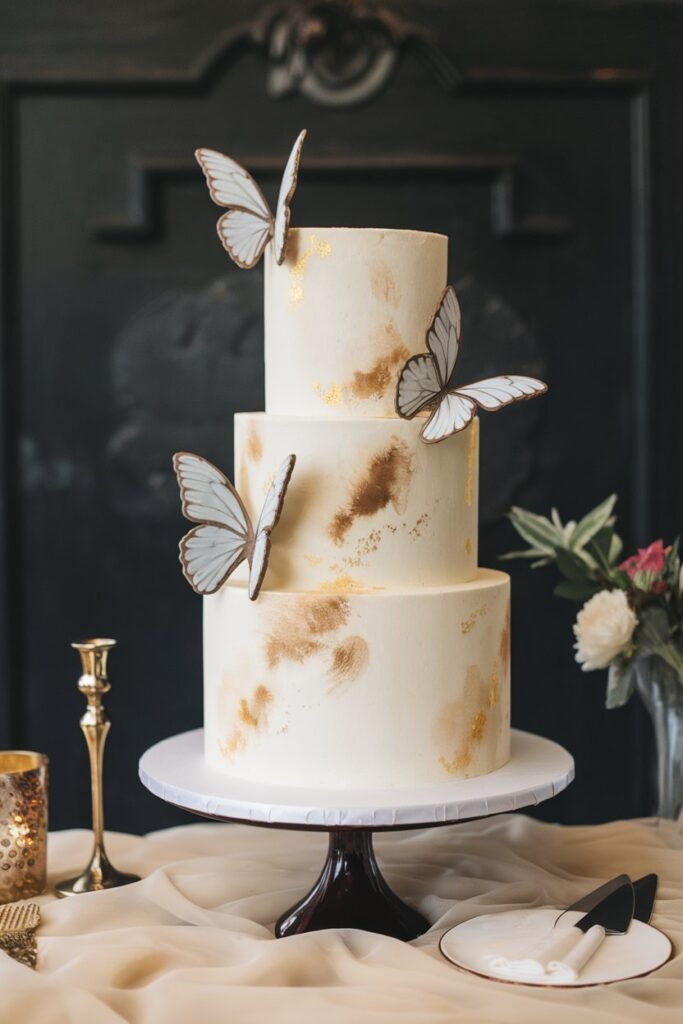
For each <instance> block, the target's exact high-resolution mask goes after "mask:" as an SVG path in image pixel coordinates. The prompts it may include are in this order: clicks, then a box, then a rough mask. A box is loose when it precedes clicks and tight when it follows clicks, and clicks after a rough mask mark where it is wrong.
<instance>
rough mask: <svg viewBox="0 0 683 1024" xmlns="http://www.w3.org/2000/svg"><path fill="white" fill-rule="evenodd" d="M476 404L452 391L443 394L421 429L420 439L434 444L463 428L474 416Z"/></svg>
mask: <svg viewBox="0 0 683 1024" xmlns="http://www.w3.org/2000/svg"><path fill="white" fill-rule="evenodd" d="M475 412H476V406H475V404H474V402H473V401H471V400H470V399H469V398H463V397H462V396H461V395H459V394H457V393H453V392H448V394H445V395H444V396H443V398H442V399H441V401H440V402H439V404H438V405H437V407H436V409H435V410H434V412H433V413H432V415H431V416H430V417H429V419H428V420H427V422H426V424H425V426H424V427H423V429H422V440H423V441H426V442H427V444H436V442H437V441H443V440H444V438H446V437H450V436H451V434H457V433H458V432H459V431H460V430H464V429H465V427H466V426H467V425H468V423H470V422H471V420H472V419H473V417H474V414H475Z"/></svg>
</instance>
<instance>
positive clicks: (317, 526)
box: [235, 413, 479, 592]
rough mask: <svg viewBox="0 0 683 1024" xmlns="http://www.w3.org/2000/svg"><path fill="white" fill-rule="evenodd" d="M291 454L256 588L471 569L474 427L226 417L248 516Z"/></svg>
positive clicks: (406, 581) (365, 583) (442, 581)
mask: <svg viewBox="0 0 683 1024" xmlns="http://www.w3.org/2000/svg"><path fill="white" fill-rule="evenodd" d="M290 453H294V454H295V455H296V457H297V462H296V467H295V470H294V474H293V476H292V479H291V482H290V485H289V489H288V492H287V499H286V501H285V505H284V509H283V512H282V518H281V520H280V523H279V524H278V526H277V530H276V535H274V538H273V547H272V551H271V557H270V564H269V569H268V576H267V579H266V583H265V586H266V588H268V589H273V588H291V589H301V590H321V591H331V592H335V591H349V590H371V589H383V588H393V587H402V586H406V587H419V586H442V585H448V584H452V583H464V582H467V581H468V580H471V579H473V578H474V577H475V575H476V572H477V504H478V470H479V426H478V421H477V420H476V419H475V420H474V421H473V422H472V424H471V425H470V426H469V427H468V428H467V430H464V431H462V432H461V433H459V434H456V435H455V436H454V437H452V438H449V439H448V440H447V441H444V442H443V443H442V444H438V445H426V444H424V443H423V442H422V441H421V440H420V433H419V426H418V424H417V423H414V422H409V421H406V420H400V419H361V418H358V419H323V418H320V419H316V418H313V417H293V416H270V415H267V414H266V413H239V414H238V415H237V416H235V482H236V485H237V489H238V491H239V493H240V495H241V497H242V500H243V501H244V504H245V505H246V507H247V510H248V512H249V514H250V515H251V516H252V519H253V521H254V522H256V520H257V518H258V515H259V513H260V511H261V507H262V505H263V501H264V498H265V495H266V493H267V491H268V488H269V487H270V484H271V483H272V480H273V477H274V474H275V472H276V470H277V468H278V466H279V465H280V463H281V462H282V461H283V459H284V458H285V457H286V456H287V455H288V454H290Z"/></svg>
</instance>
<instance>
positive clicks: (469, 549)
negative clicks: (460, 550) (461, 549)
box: [465, 537, 472, 558]
mask: <svg viewBox="0 0 683 1024" xmlns="http://www.w3.org/2000/svg"><path fill="white" fill-rule="evenodd" d="M465 554H466V555H467V557H468V558H469V556H470V555H471V554H472V541H471V540H470V538H469V537H466V538H465Z"/></svg>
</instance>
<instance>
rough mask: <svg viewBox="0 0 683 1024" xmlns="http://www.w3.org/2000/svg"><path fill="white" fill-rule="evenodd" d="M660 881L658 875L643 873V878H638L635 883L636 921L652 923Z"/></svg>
mask: <svg viewBox="0 0 683 1024" xmlns="http://www.w3.org/2000/svg"><path fill="white" fill-rule="evenodd" d="M658 881H659V879H658V878H657V875H643V877H642V878H639V879H637V881H635V882H634V883H633V892H634V893H635V904H636V905H635V910H634V911H633V916H634V917H635V919H636V921H642V922H643V924H649V923H650V918H651V917H652V909H653V907H654V905H655V896H656V895H657V882H658Z"/></svg>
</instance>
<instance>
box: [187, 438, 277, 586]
mask: <svg viewBox="0 0 683 1024" xmlns="http://www.w3.org/2000/svg"><path fill="white" fill-rule="evenodd" d="M295 462H296V455H288V456H287V458H286V459H285V461H284V462H283V463H282V465H281V466H280V468H279V470H278V471H277V474H276V476H275V480H274V481H273V483H272V484H271V487H270V490H269V491H268V494H267V495H266V500H265V502H264V503H263V509H262V511H261V515H260V516H259V520H258V524H257V526H256V530H254V527H253V526H252V522H251V519H250V518H249V514H248V512H247V510H246V509H245V507H244V505H243V504H242V499H241V498H240V496H239V494H238V493H237V491H236V490H235V488H234V487H233V486H232V484H231V483H230V481H229V480H228V478H227V477H226V476H224V474H223V473H221V471H220V469H217V468H216V467H215V466H214V465H212V464H211V463H210V462H207V460H206V459H203V458H202V457H201V456H200V455H191V454H190V453H189V452H178V453H177V454H176V455H174V456H173V468H174V469H175V472H176V476H177V478H178V486H179V487H180V497H181V499H182V503H183V506H182V507H183V515H184V516H185V518H186V519H189V520H190V522H193V523H199V525H198V526H195V527H194V529H192V530H190V532H189V533H187V534H185V536H184V537H183V539H182V540H181V542H180V562H181V565H182V567H183V574H184V576H185V579H186V580H187V581H188V583H189V584H190V586H191V587H192V589H193V590H194V591H195V592H196V593H197V594H215V592H216V591H217V590H219V589H220V588H221V587H222V586H223V584H224V583H225V581H226V580H227V578H228V576H230V575H231V574H232V573H233V572H234V571H235V569H236V568H237V566H238V565H240V563H241V562H244V561H245V560H246V561H248V562H249V597H250V599H251V600H252V601H255V600H256V598H257V597H258V595H259V591H260V589H261V584H262V583H263V579H264V577H265V575H266V570H267V569H268V558H269V555H270V534H271V532H272V530H273V528H274V527H275V526H276V525H277V522H278V520H279V518H280V513H281V512H282V506H283V505H284V501H285V494H286V493H287V487H288V485H289V481H290V478H291V475H292V471H293V469H294V463H295Z"/></svg>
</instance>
